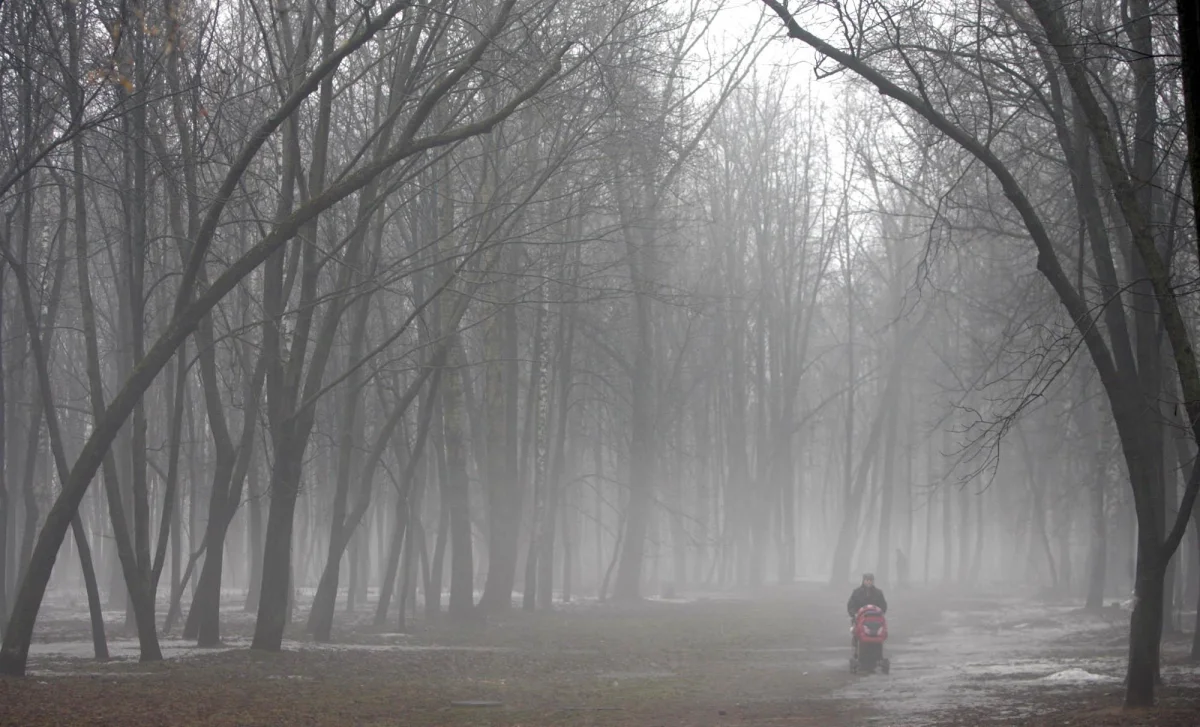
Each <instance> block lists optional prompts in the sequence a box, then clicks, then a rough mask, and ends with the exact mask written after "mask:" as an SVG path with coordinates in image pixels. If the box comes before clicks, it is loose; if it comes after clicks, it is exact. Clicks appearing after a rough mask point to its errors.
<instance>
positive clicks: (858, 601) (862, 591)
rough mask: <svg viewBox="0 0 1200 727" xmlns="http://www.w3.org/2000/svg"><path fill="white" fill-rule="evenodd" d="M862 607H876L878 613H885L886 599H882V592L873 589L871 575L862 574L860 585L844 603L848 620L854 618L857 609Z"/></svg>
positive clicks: (873, 581) (872, 575)
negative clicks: (848, 616)
mask: <svg viewBox="0 0 1200 727" xmlns="http://www.w3.org/2000/svg"><path fill="white" fill-rule="evenodd" d="M863 606H878V607H879V610H880V611H883V612H884V613H887V599H886V598H884V597H883V591H881V590H879V589H878V588H876V587H875V575H874V574H873V573H863V577H862V585H861V586H859V587H858V588H855V589H854V592H853V593H851V594H850V600H849V601H847V602H846V611H847V612H848V613H849V614H850V618H854V615H855V614H856V613H858V609H860V608H862V607H863Z"/></svg>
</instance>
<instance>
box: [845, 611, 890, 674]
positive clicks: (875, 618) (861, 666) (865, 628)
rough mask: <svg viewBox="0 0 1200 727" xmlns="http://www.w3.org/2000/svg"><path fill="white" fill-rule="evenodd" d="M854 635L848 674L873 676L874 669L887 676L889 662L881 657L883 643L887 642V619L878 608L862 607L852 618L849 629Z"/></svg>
mask: <svg viewBox="0 0 1200 727" xmlns="http://www.w3.org/2000/svg"><path fill="white" fill-rule="evenodd" d="M850 630H851V632H852V633H853V634H854V654H853V656H851V657H850V673H851V674H858V673H860V672H861V673H866V674H873V673H874V672H875V667H876V666H878V667H879V670H880V671H881V672H883V673H884V674H887V673H888V672H889V671H890V670H891V668H892V665H891V662H890V661H888V659H887V658H885V657H884V655H883V642H885V641H887V619H886V618H884V615H883V609H881V608H879V607H878V606H863V607H862V608H860V609H858V613H857V614H855V616H854V624H853V626H851V628H850Z"/></svg>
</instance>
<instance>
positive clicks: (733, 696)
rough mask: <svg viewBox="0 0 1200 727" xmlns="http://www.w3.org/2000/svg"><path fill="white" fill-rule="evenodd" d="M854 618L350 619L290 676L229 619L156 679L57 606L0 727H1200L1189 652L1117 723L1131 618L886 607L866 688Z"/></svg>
mask: <svg viewBox="0 0 1200 727" xmlns="http://www.w3.org/2000/svg"><path fill="white" fill-rule="evenodd" d="M845 597H846V594H844V593H840V592H837V593H834V592H831V591H829V590H828V589H826V588H824V587H821V586H817V585H796V586H788V587H778V588H771V589H765V590H763V591H761V592H758V593H755V594H751V595H745V596H742V597H734V596H730V595H722V594H709V595H708V596H707V597H705V596H702V595H697V596H696V597H694V598H689V599H676V600H650V601H646V602H643V603H641V604H637V605H632V606H618V605H612V604H604V605H601V604H595V603H587V602H584V603H581V604H578V605H574V606H564V607H561V608H558V609H556V610H555V611H553V612H550V613H533V614H526V613H523V612H521V611H519V610H518V611H514V612H513V613H511V614H509V615H507V616H504V617H499V618H492V619H490V620H489V622H488V623H487V625H486V626H482V625H477V626H473V627H470V628H451V627H450V626H449V625H448V624H447V625H440V626H434V627H430V626H425V625H420V624H419V625H417V627H416V628H415V629H414V631H413V633H403V634H401V633H393V632H390V631H387V630H382V631H381V630H379V629H374V628H372V627H371V626H370V625H369V624H370V615H369V613H366V612H365V611H366V609H364V610H363V611H364V612H362V613H360V614H346V613H339V614H338V622H337V629H336V631H335V634H334V641H335V642H336V643H334V644H315V643H312V642H311V641H310V640H307V639H306V637H305V636H304V635H303V628H302V627H303V624H302V623H301V624H298V625H297V626H295V627H293V628H294V631H291V632H289V634H288V637H289V640H288V641H286V642H285V644H284V647H285V649H284V651H283V652H282V653H278V654H263V653H257V652H251V651H250V650H249V649H248V648H247V647H248V645H249V636H250V633H251V631H252V616H251V615H250V614H245V613H243V611H242V609H241V608H240V607H231V608H227V609H225V610H224V612H223V617H224V618H223V626H224V633H225V635H226V644H225V646H224V647H222V648H219V649H208V650H202V649H196V648H194V646H192V645H191V644H190V642H183V641H180V640H178V639H164V640H163V649H164V653H165V654H166V655H167V657H168V658H167V659H166V660H165V661H162V662H158V663H139V662H138V661H137V645H136V642H135V641H133V640H131V639H129V638H127V637H124V636H119V632H120V629H121V627H122V625H123V624H122V621H123V619H122V614H120V613H111V614H108V616H109V618H110V619H111V621H110V625H109V631H110V645H111V648H112V652H113V657H114V658H113V659H112V660H110V661H109V662H106V663H97V662H95V661H93V660H91V659H89V658H87V657H88V655H89V654H90V642H89V641H88V640H87V624H86V618H84V616H83V615H80V614H78V613H77V609H75V608H74V606H73V604H70V603H63V604H58V605H57V606H56V605H55V604H53V603H51V604H47V607H46V608H45V609H44V610H43V614H42V618H41V620H40V621H39V625H38V631H37V640H38V643H35V644H34V648H33V649H32V650H31V656H30V663H29V676H27V677H26V678H24V679H2V680H0V724H3V725H24V726H26V727H41V726H42V725H114V726H115V725H138V726H141V725H180V726H181V727H190V726H192V725H212V726H218V725H219V726H225V725H245V726H249V725H364V726H373V725H412V726H413V727H426V726H430V725H447V726H450V727H460V726H466V725H497V726H499V725H511V726H516V725H564V726H567V727H583V726H584V725H597V726H609V725H648V726H654V725H664V726H665V725H697V726H699V727H708V726H716V725H800V726H805V725H811V726H817V725H820V726H822V727H844V726H849V725H930V726H934V725H937V726H939V727H941V726H945V727H949V726H951V725H964V726H965V725H1028V726H1029V727H1048V726H1049V725H1063V724H1073V725H1109V726H1113V725H1121V726H1125V725H1159V726H1168V725H1169V726H1171V727H1179V726H1181V725H1198V724H1200V669H1197V668H1196V667H1193V666H1190V665H1188V664H1186V663H1185V656H1186V652H1187V646H1188V642H1189V641H1190V640H1185V639H1184V638H1182V637H1180V638H1179V639H1176V640H1171V641H1169V642H1168V644H1167V645H1166V649H1165V666H1164V670H1163V676H1164V680H1165V686H1164V687H1163V688H1162V689H1161V690H1160V706H1159V707H1158V708H1156V709H1155V710H1152V711H1147V712H1141V713H1127V712H1123V711H1121V710H1120V709H1119V706H1120V703H1121V692H1122V689H1121V681H1120V675H1121V673H1122V668H1123V655H1124V651H1125V640H1124V636H1125V633H1126V632H1127V623H1128V612H1126V611H1123V610H1121V609H1116V608H1114V609H1112V610H1111V611H1110V612H1107V613H1103V614H1084V613H1082V612H1080V611H1079V610H1078V609H1077V608H1073V607H1070V606H1055V605H1050V604H1044V603H1035V602H1032V601H1028V600H1020V599H1017V598H1003V599H1000V598H995V597H987V596H983V595H978V594H968V593H950V594H947V593H940V594H939V593H935V592H907V593H906V592H899V593H892V594H890V598H889V605H890V606H891V608H890V609H889V631H890V634H891V639H890V640H889V642H888V650H889V652H890V653H889V655H890V657H891V659H892V672H891V674H890V675H888V676H883V675H875V676H865V677H854V676H852V675H851V674H849V671H848V668H847V667H848V661H847V659H848V655H849V654H848V652H849V644H848V640H849V634H848V629H847V624H846V619H845V617H844V615H843V614H844V612H843V610H842V609H843V607H844V602H845ZM298 613H300V614H303V613H306V609H304V608H301V609H298ZM390 628H393V629H394V625H392V626H391V627H390Z"/></svg>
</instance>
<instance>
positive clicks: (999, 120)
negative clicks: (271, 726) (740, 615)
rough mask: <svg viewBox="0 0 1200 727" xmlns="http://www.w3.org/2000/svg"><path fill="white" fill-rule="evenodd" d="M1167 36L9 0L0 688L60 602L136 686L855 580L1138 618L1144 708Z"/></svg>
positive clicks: (1161, 469) (639, 13)
mask: <svg viewBox="0 0 1200 727" xmlns="http://www.w3.org/2000/svg"><path fill="white" fill-rule="evenodd" d="M1184 5H1185V4H1184V3H1181V4H1180V8H1183V7H1184ZM1180 12H1183V11H1182V10H1180ZM1195 23H1196V19H1195V18H1191V19H1190V21H1189V20H1188V18H1186V17H1182V16H1179V17H1177V16H1176V11H1175V5H1174V4H1167V3H1160V2H1151V1H1150V0H1128V2H1124V3H1121V4H1120V7H1117V6H1115V5H1112V4H1108V3H1102V2H1098V1H1095V0H1086V1H1085V2H1082V3H1071V4H1063V3H1060V2H1058V1H1057V0H1028V1H1027V2H1022V3H1010V2H1007V1H1005V0H996V1H995V2H985V3H982V4H980V3H976V4H964V3H957V2H952V1H951V0H935V1H934V2H926V3H916V4H913V3H901V2H892V1H891V0H879V1H875V0H871V1H863V2H852V3H849V4H842V3H824V2H815V3H804V4H796V3H790V4H789V3H787V2H774V1H773V0H767V1H766V2H765V3H756V2H748V1H747V2H731V3H725V4H722V3H719V2H716V1H715V0H678V1H672V2H659V1H657V0H618V1H615V2H614V1H612V0H503V1H502V2H482V1H479V0H450V1H449V2H444V3H428V4H423V3H419V2H410V1H409V0H396V1H395V2H391V1H390V0H369V1H365V2H355V3H349V2H341V1H339V0H327V1H326V2H323V3H320V2H300V1H296V2H290V1H288V0H282V1H280V2H266V1H265V0H234V1H233V2H216V1H215V0H195V1H193V2H183V1H182V0H165V2H158V3H147V2H135V1H130V2H115V1H112V0H77V1H71V2H62V3H44V2H35V1H30V0H24V1H22V0H15V1H12V2H7V3H3V4H0V48H2V49H3V51H2V53H0V99H2V105H0V124H2V129H3V139H4V144H3V145H2V146H0V213H2V214H3V221H2V223H0V255H2V256H3V261H2V264H0V286H2V287H0V306H2V308H0V332H2V335H0V342H2V346H3V350H2V351H0V366H2V369H3V370H2V372H0V457H2V468H0V473H2V478H0V511H2V513H3V515H2V517H0V616H3V618H4V619H5V620H6V621H7V626H6V628H5V630H4V646H3V650H2V651H0V671H3V672H4V673H7V674H16V675H19V674H23V673H25V669H26V661H27V658H28V650H29V645H30V642H31V640H32V639H33V638H34V636H33V635H34V629H35V623H36V621H37V617H38V612H39V608H40V607H41V606H42V603H43V600H44V599H47V598H50V597H51V596H53V597H55V598H58V599H60V602H61V599H67V600H68V601H69V602H70V603H73V604H75V605H76V606H77V607H78V608H77V612H78V613H79V618H80V619H82V618H84V615H83V614H84V613H85V605H86V607H87V608H86V612H89V613H90V614H91V624H92V629H93V636H94V637H95V639H96V648H97V649H100V648H101V647H103V646H104V639H105V636H104V628H103V627H104V620H103V612H105V611H109V612H111V611H124V612H125V613H126V614H127V615H126V617H125V622H126V626H127V628H128V629H129V633H130V634H136V635H137V637H138V641H139V645H140V655H141V658H142V659H144V660H154V659H157V658H159V657H160V646H159V639H160V638H161V637H162V636H166V635H170V636H172V637H177V636H178V635H179V634H182V636H183V637H184V638H186V639H189V640H195V641H196V642H197V643H199V644H200V645H217V644H219V643H220V642H221V640H222V633H223V632H222V629H223V623H225V621H226V619H227V618H228V617H229V613H230V612H231V611H230V609H233V610H237V609H244V611H245V612H246V613H248V614H251V615H252V616H253V638H252V648H253V649H255V650H266V651H278V650H279V649H280V648H281V647H282V646H283V645H284V639H285V634H286V635H289V636H288V637H289V638H291V637H292V636H293V635H296V634H303V635H304V638H310V639H313V640H315V641H317V642H328V641H330V640H333V639H335V638H336V628H335V621H336V618H335V617H339V616H338V614H341V613H343V612H355V613H366V614H371V619H370V620H371V622H372V623H373V624H374V626H376V627H384V626H387V627H388V628H391V629H396V630H400V631H404V630H406V629H409V628H411V627H412V625H413V624H416V623H422V622H425V623H432V622H435V621H438V620H439V619H442V620H443V621H442V622H443V623H450V624H461V625H464V626H468V625H471V626H473V625H481V624H486V623H487V622H488V620H489V618H494V617H496V616H497V615H502V614H506V613H509V612H511V611H514V610H519V609H525V610H531V611H535V612H538V611H542V610H547V609H553V608H556V607H560V606H561V605H562V604H572V603H576V604H578V603H591V602H615V603H629V602H635V601H639V600H641V599H644V598H646V597H654V598H661V599H666V600H671V599H674V598H676V596H678V595H682V594H685V593H687V594H697V593H718V592H725V593H731V592H739V593H747V592H758V591H760V590H761V589H764V588H770V587H778V586H784V585H787V584H795V583H805V582H807V583H819V584H823V585H829V586H831V587H833V588H831V590H833V591H836V593H835V595H833V596H830V597H829V603H830V606H829V608H830V610H831V611H832V612H834V613H835V614H840V612H841V611H842V608H841V599H843V598H845V595H846V594H848V593H849V590H850V588H851V587H852V586H854V585H857V584H858V583H859V582H860V577H861V575H862V574H863V573H864V572H870V573H873V574H874V577H875V579H876V582H877V583H878V584H879V585H880V586H881V587H883V588H885V589H888V592H889V593H894V592H900V593H903V592H905V591H912V590H915V589H923V588H938V587H952V588H953V589H954V590H957V591H959V592H963V593H967V592H984V591H988V592H995V591H1007V592H1020V593H1023V594H1026V595H1028V596H1030V597H1036V598H1040V599H1044V600H1046V601H1048V602H1053V603H1062V604H1073V605H1075V606H1079V607H1086V608H1088V609H1093V610H1098V609H1104V608H1107V607H1111V606H1112V604H1114V603H1116V604H1122V603H1124V604H1132V605H1131V608H1132V615H1131V616H1130V615H1128V614H1127V615H1126V616H1122V617H1121V618H1122V619H1125V620H1126V621H1127V622H1129V623H1130V624H1131V630H1130V632H1129V638H1130V649H1129V657H1128V668H1129V675H1130V678H1129V680H1128V682H1127V684H1126V688H1127V692H1126V697H1125V698H1126V700H1127V702H1128V703H1129V704H1147V703H1150V702H1152V701H1153V693H1154V677H1153V674H1154V672H1155V670H1156V669H1157V665H1158V663H1159V648H1160V646H1159V644H1160V635H1161V634H1163V633H1167V634H1170V633H1174V632H1177V631H1179V630H1182V629H1188V630H1191V629H1192V627H1193V624H1192V623H1190V621H1191V616H1190V612H1191V611H1194V610H1195V608H1196V604H1197V601H1198V599H1200V539H1198V538H1197V525H1200V523H1195V524H1193V525H1190V526H1189V524H1188V523H1189V521H1190V520H1194V518H1195V517H1196V516H1194V514H1193V509H1192V501H1193V499H1194V497H1195V495H1196V489H1197V486H1200V475H1197V474H1196V471H1195V467H1194V458H1195V453H1196V443H1197V438H1198V437H1200V424H1198V422H1200V369H1198V367H1197V364H1196V354H1195V349H1194V348H1193V347H1192V343H1191V340H1192V337H1193V336H1194V334H1195V331H1196V330H1197V321H1198V320H1200V317H1198V316H1200V308H1198V307H1197V298H1196V296H1195V286H1194V281H1195V278H1196V275H1197V270H1198V269H1200V258H1198V253H1197V235H1196V229H1197V227H1196V224H1197V217H1196V207H1195V204H1196V203H1197V202H1200V180H1198V179H1197V178H1196V176H1194V175H1193V172H1194V171H1195V170H1196V167H1197V166H1200V157H1198V156H1196V146H1195V144H1196V142H1197V136H1196V135H1197V134H1198V133H1200V132H1198V131H1197V127H1196V119H1197V118H1198V117H1197V112H1196V110H1195V107H1194V105H1193V98H1192V96H1191V95H1190V94H1191V93H1193V92H1194V91H1195V88H1196V86H1195V85H1194V84H1195V83H1196V82H1200V79H1198V78H1197V76H1196V75H1195V74H1196V69H1195V64H1196V63H1197V60H1196V57H1195V56H1194V55H1193V56H1189V55H1188V54H1187V51H1188V49H1189V48H1191V49H1192V50H1191V52H1192V53H1195V52H1200V45H1197V46H1192V45H1189V44H1190V43H1192V42H1194V41H1195V40H1196V36H1195V33H1196V28H1195V27H1194V25H1195ZM1189 34H1191V35H1189ZM1189 39H1190V40H1189ZM1181 43H1182V44H1183V45H1182V48H1183V51H1182V52H1183V55H1182V62H1181ZM1189 84H1193V85H1189ZM1189 119H1190V120H1191V125H1188V123H1186V122H1187V120H1189ZM1189 149H1191V150H1192V154H1193V156H1192V157H1189ZM1185 529H1186V530H1185ZM989 589H990V591H989ZM48 594H49V595H48ZM1131 598H1133V600H1132V601H1130V599H1131ZM222 609H224V611H223V610H222ZM1185 610H1186V611H1188V612H1189V617H1188V618H1186V619H1185V618H1184V616H1183V612H1184V611H1185ZM1130 619H1131V620H1130ZM110 628H111V626H110ZM1194 654H1200V640H1198V641H1197V648H1196V650H1195V651H1194Z"/></svg>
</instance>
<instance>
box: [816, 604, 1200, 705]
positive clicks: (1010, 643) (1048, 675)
mask: <svg viewBox="0 0 1200 727" xmlns="http://www.w3.org/2000/svg"><path fill="white" fill-rule="evenodd" d="M964 606H965V607H964V608H961V610H951V611H944V612H943V613H942V616H941V619H940V620H939V621H938V622H937V624H936V625H934V626H933V627H932V628H928V627H927V628H925V629H922V631H924V633H920V634H918V635H913V636H909V637H907V638H905V632H906V631H907V630H908V629H907V628H906V627H907V626H908V624H906V619H905V614H904V613H903V612H899V611H897V610H896V609H895V608H893V609H892V611H890V612H889V614H888V616H889V624H888V626H889V632H890V634H891V635H892V636H893V637H894V638H892V639H891V640H889V642H888V645H887V651H888V656H889V657H890V658H891V662H892V663H891V667H892V669H891V674H890V675H888V676H883V675H873V676H865V677H862V678H859V679H856V680H854V681H853V682H851V683H850V684H849V685H847V686H846V687H844V688H842V689H841V690H839V692H838V695H837V696H840V697H846V698H850V699H857V700H864V701H867V702H870V703H871V704H873V705H875V706H876V707H877V708H879V709H881V710H882V711H883V712H884V716H882V717H880V718H877V719H875V720H873V723H886V724H888V725H921V724H928V723H929V722H931V721H937V720H939V719H942V718H949V717H951V716H953V714H954V713H955V712H956V711H957V710H960V709H962V708H971V709H980V710H986V711H987V712H989V713H990V714H991V715H992V716H993V717H995V718H997V719H1013V720H1016V719H1019V718H1023V717H1030V716H1033V715H1034V714H1035V713H1036V712H1037V706H1036V702H1035V700H1032V699H1028V698H1023V697H1028V696H1029V695H1031V694H1033V693H1034V692H1036V693H1037V694H1038V695H1039V696H1041V697H1046V696H1053V695H1054V694H1055V693H1058V694H1068V693H1070V692H1071V691H1072V690H1078V689H1080V688H1081V687H1084V686H1087V687H1095V686H1097V685H1112V691H1113V692H1114V693H1117V692H1119V691H1120V690H1121V688H1122V681H1123V679H1124V670H1125V657H1126V650H1127V647H1128V642H1127V634H1128V619H1129V612H1128V611H1126V610H1124V609H1117V608H1114V609H1107V610H1106V611H1104V612H1103V613H1098V614H1097V613H1085V612H1083V611H1081V610H1080V609H1079V608H1078V607H1077V606H1052V605H1044V604H1038V603H1032V602H1029V601H1021V600H1017V599H1006V600H1003V601H1000V602H992V603H988V602H986V601H980V602H977V603H974V604H971V603H967V604H964ZM893 614H894V615H893ZM1176 650H1178V648H1177V647H1175V646H1174V645H1171V644H1168V645H1165V646H1164V655H1165V656H1167V657H1170V656H1172V655H1173V654H1174V651H1176ZM1171 661H1174V659H1171V658H1167V659H1165V660H1164V666H1163V679H1164V681H1165V682H1166V683H1168V684H1171V683H1173V682H1177V681H1181V680H1187V679H1190V680H1192V681H1194V680H1195V678H1196V676H1197V675H1198V674H1200V672H1198V671H1197V669H1196V668H1195V667H1194V666H1182V665H1177V664H1174V665H1173V664H1171V663H1170V662H1171ZM825 665H827V666H829V667H834V666H842V665H841V664H835V662H834V660H829V661H828V662H826V663H825ZM846 668H848V665H847V667H846ZM1037 701H1042V702H1045V701H1046V700H1044V699H1042V700H1037Z"/></svg>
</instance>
